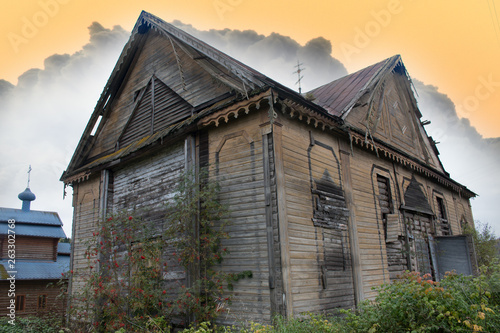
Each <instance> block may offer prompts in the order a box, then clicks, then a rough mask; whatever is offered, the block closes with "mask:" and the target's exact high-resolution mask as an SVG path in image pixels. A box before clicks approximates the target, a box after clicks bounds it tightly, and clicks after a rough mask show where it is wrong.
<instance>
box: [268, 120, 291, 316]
mask: <svg viewBox="0 0 500 333" xmlns="http://www.w3.org/2000/svg"><path fill="white" fill-rule="evenodd" d="M281 126H282V125H281V124H279V123H277V122H275V123H274V124H273V125H272V130H273V142H274V162H275V168H276V192H277V197H278V200H277V202H278V221H279V222H278V223H279V233H280V243H281V244H280V245H281V246H280V247H281V266H282V274H283V296H284V297H285V301H284V304H285V306H286V316H287V317H289V318H290V317H292V316H293V298H292V278H291V267H290V245H289V240H288V214H287V209H286V193H285V170H284V163H283V141H282V136H283V134H282V130H281Z"/></svg>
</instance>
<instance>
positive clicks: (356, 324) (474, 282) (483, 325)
mask: <svg viewBox="0 0 500 333" xmlns="http://www.w3.org/2000/svg"><path fill="white" fill-rule="evenodd" d="M488 281H489V278H488V277H487V276H485V275H481V276H480V277H477V278H474V277H464V276H462V275H457V274H453V273H452V274H447V276H446V277H445V278H444V279H443V280H442V281H441V282H440V283H438V282H434V281H432V280H430V276H429V275H424V276H420V275H419V274H418V273H416V272H412V273H406V274H405V275H404V276H403V277H402V278H401V279H400V280H398V281H395V282H393V283H392V284H387V285H383V286H381V287H380V288H376V289H377V291H378V296H377V297H376V298H375V301H373V302H370V301H365V302H363V303H362V304H361V305H360V306H359V308H358V309H357V310H356V311H347V312H346V313H347V317H346V318H345V319H344V320H343V321H344V324H345V325H346V327H347V328H349V330H350V331H353V332H481V331H488V332H497V331H498V330H499V328H500V316H499V310H500V309H499V307H498V304H495V303H491V302H490V298H491V291H490V289H491V288H490V286H489V284H488Z"/></svg>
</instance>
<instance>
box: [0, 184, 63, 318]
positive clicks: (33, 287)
mask: <svg viewBox="0 0 500 333" xmlns="http://www.w3.org/2000/svg"><path fill="white" fill-rule="evenodd" d="M19 199H21V200H22V202H23V204H22V209H15V208H4V207H0V290H2V293H0V314H1V315H2V316H3V317H5V316H7V317H8V318H10V319H9V320H12V323H15V318H16V317H25V316H41V317H43V316H47V315H50V316H60V319H63V317H64V315H65V313H66V308H65V306H66V304H65V300H64V297H59V296H60V294H61V292H62V290H61V287H64V286H61V285H58V283H59V282H60V281H61V279H62V281H64V280H65V276H64V274H65V273H67V272H68V271H69V266H70V244H69V243H60V242H59V241H60V239H61V238H66V234H65V233H64V230H63V228H62V222H61V219H60V218H59V215H58V214H57V213H56V212H46V211H38V210H31V201H33V200H35V195H34V194H33V193H32V192H31V190H30V189H29V187H28V188H26V190H25V191H24V192H22V193H21V194H19Z"/></svg>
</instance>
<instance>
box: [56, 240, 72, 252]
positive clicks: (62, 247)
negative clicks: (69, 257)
mask: <svg viewBox="0 0 500 333" xmlns="http://www.w3.org/2000/svg"><path fill="white" fill-rule="evenodd" d="M57 253H58V254H71V244H70V243H59V244H57Z"/></svg>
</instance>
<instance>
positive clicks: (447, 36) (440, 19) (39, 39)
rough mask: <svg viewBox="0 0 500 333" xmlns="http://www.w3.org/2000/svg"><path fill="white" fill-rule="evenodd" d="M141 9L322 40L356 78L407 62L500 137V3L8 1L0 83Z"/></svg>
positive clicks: (0, 43)
mask: <svg viewBox="0 0 500 333" xmlns="http://www.w3.org/2000/svg"><path fill="white" fill-rule="evenodd" d="M141 10H146V11H149V12H151V13H152V14H154V15H156V16H159V17H161V18H162V19H164V20H165V21H168V22H170V21H172V20H175V19H177V20H181V21H183V22H184V23H189V24H192V25H193V26H194V27H195V28H197V29H201V30H206V29H212V28H214V29H223V28H230V29H240V30H243V29H253V30H256V31H257V32H258V33H261V34H265V35H268V34H269V33H271V32H278V33H280V34H282V35H286V36H290V37H292V38H293V39H295V40H296V41H298V42H299V43H301V44H305V43H306V42H307V41H308V40H310V39H312V38H315V37H318V36H323V37H325V38H326V39H328V40H330V41H331V42H332V45H333V52H332V55H333V56H334V57H335V58H337V59H339V60H340V61H341V62H342V63H344V65H345V66H346V67H347V69H348V71H349V72H353V71H356V70H358V69H360V68H363V67H366V66H368V65H371V64H373V63H375V62H378V61H380V60H382V59H385V58H387V57H390V56H392V55H394V54H401V55H402V57H403V61H404V62H405V65H406V68H407V69H408V71H409V73H410V75H411V76H412V77H415V78H417V79H419V80H421V81H423V82H424V83H426V84H433V85H436V86H438V87H439V90H440V91H441V92H442V93H445V94H447V95H448V96H449V97H450V98H451V99H452V100H453V102H454V103H455V105H457V110H458V112H459V116H462V117H467V118H469V119H470V121H471V124H472V125H473V126H475V127H476V128H477V129H478V131H479V132H480V133H481V134H482V135H483V136H484V137H500V126H499V125H500V112H499V111H500V1H498V0H480V1H467V2H465V1H463V2H457V1H451V0H446V1H444V0H442V1H428V0H420V1H419V0H413V1H412V0H380V1H379V0H376V1H363V0H352V1H333V0H325V1H315V0H310V1H281V0H280V1H269V0H266V1H262V0H252V1H250V0H203V1H202V0H197V1H193V0H188V1H173V0H170V1H169V0H143V1H141V2H140V4H139V2H138V1H130V0H120V1H117V0H99V1H96V0H23V1H17V2H16V1H8V2H7V1H5V0H4V1H3V3H2V10H1V12H0V22H1V23H0V36H2V38H1V39H0V50H1V52H0V79H5V80H8V81H10V82H11V83H13V84H16V83H17V77H18V76H19V75H21V74H22V73H23V72H25V71H26V70H28V69H30V68H33V67H38V68H43V60H44V59H45V58H47V57H48V56H50V55H52V54H54V53H70V54H71V53H73V52H76V51H78V50H79V49H80V48H81V47H82V46H83V45H84V44H86V43H87V42H88V30H87V27H88V26H89V25H90V24H91V23H92V22H93V21H97V22H99V23H101V24H102V25H103V26H104V27H106V28H111V27H112V26H114V25H121V26H122V27H123V28H125V29H127V30H131V29H132V27H133V25H134V23H135V21H136V19H137V17H138V16H139V14H140V11H141ZM497 13H498V15H496V14H497ZM495 28H496V30H495ZM291 71H292V69H291ZM306 74H307V73H306Z"/></svg>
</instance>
